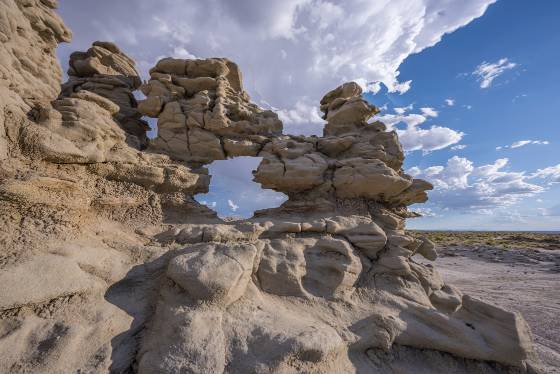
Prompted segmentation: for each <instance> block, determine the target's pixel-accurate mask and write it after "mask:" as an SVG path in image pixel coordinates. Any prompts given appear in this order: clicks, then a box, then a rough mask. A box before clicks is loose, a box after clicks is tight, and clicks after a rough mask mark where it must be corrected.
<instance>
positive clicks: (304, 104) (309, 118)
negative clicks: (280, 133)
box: [271, 97, 325, 135]
mask: <svg viewBox="0 0 560 374" xmlns="http://www.w3.org/2000/svg"><path fill="white" fill-rule="evenodd" d="M271 109H273V110H275V111H276V112H277V113H278V117H279V118H280V120H282V122H283V123H284V130H285V132H286V133H289V134H298V135H299V134H304V135H311V134H315V133H317V132H319V131H320V130H322V129H323V125H322V124H324V123H325V120H323V119H322V118H321V113H320V111H319V107H318V106H317V105H315V104H313V103H311V102H310V100H309V99H308V98H306V97H304V98H302V99H301V100H299V101H298V102H296V103H295V105H294V106H293V107H292V108H291V109H278V108H271Z"/></svg>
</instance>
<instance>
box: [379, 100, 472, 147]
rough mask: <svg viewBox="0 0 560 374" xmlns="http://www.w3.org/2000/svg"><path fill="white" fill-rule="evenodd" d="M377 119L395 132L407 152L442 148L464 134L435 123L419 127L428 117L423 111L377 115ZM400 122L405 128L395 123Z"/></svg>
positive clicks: (457, 141) (456, 141)
mask: <svg viewBox="0 0 560 374" xmlns="http://www.w3.org/2000/svg"><path fill="white" fill-rule="evenodd" d="M423 109H431V108H423ZM431 114H433V113H431ZM378 119H379V120H380V121H382V122H384V123H385V124H386V125H387V128H388V129H390V130H395V131H396V132H397V134H398V135H399V140H400V141H401V144H402V145H403V148H404V150H405V151H407V152H412V151H422V152H424V153H429V152H432V151H436V150H439V149H443V148H446V147H449V146H451V145H453V144H456V143H459V142H460V141H461V139H462V138H463V136H464V135H465V134H464V133H463V132H460V131H456V130H453V129H450V128H448V127H442V126H437V125H432V126H431V127H430V128H427V129H424V128H421V127H419V126H420V125H421V124H423V123H424V122H426V121H427V119H428V118H427V115H426V114H425V113H424V114H417V113H410V114H386V115H383V116H379V117H378ZM400 123H404V124H406V128H405V129H399V128H397V127H396V125H398V124H400Z"/></svg>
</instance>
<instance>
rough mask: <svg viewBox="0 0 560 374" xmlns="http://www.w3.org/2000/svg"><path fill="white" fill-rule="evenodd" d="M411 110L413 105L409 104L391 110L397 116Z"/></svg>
mask: <svg viewBox="0 0 560 374" xmlns="http://www.w3.org/2000/svg"><path fill="white" fill-rule="evenodd" d="M413 108H414V104H409V105H407V106H403V107H395V108H393V110H394V111H395V113H397V114H405V113H406V112H408V111H410V110H412V109H413Z"/></svg>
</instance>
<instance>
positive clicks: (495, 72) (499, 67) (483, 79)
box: [472, 58, 517, 88]
mask: <svg viewBox="0 0 560 374" xmlns="http://www.w3.org/2000/svg"><path fill="white" fill-rule="evenodd" d="M516 66H517V64H516V63H515V62H510V61H509V60H508V59H507V58H502V59H500V60H498V61H497V62H494V63H489V62H486V61H484V62H483V63H481V64H480V65H478V66H477V67H476V69H475V70H474V71H473V73H472V74H473V75H474V76H476V77H477V79H478V81H479V82H480V88H488V87H490V86H492V82H493V81H494V79H496V78H498V77H499V76H500V75H502V74H503V73H505V72H506V71H508V70H511V69H513V68H515V67H516Z"/></svg>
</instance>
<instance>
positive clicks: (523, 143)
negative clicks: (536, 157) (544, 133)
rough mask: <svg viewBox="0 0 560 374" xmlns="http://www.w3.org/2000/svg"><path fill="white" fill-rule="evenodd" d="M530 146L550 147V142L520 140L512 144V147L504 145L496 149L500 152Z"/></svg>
mask: <svg viewBox="0 0 560 374" xmlns="http://www.w3.org/2000/svg"><path fill="white" fill-rule="evenodd" d="M529 144H540V145H548V144H550V142H549V141H548V140H518V141H516V142H513V143H511V144H510V145H503V146H498V147H496V150H497V151H499V150H501V149H515V148H520V147H524V146H526V145H529Z"/></svg>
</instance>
